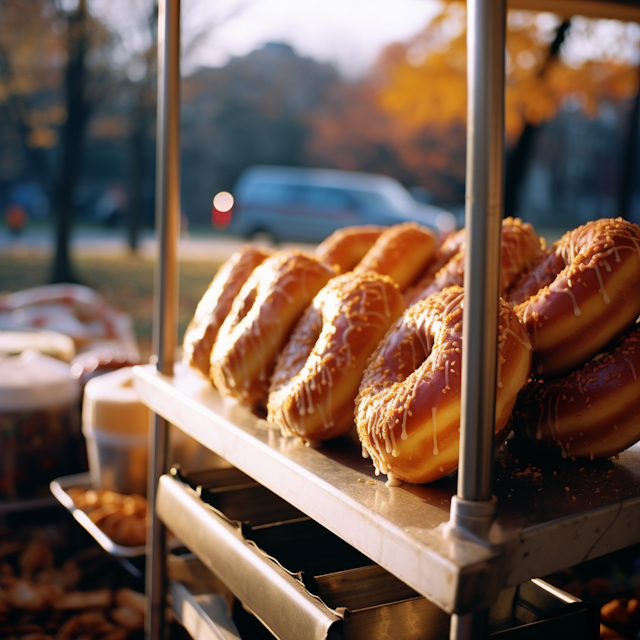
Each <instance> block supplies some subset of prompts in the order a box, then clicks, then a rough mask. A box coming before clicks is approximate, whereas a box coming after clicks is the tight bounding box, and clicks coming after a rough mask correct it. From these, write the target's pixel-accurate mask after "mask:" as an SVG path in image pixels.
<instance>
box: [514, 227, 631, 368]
mask: <svg viewBox="0 0 640 640" xmlns="http://www.w3.org/2000/svg"><path fill="white" fill-rule="evenodd" d="M554 271H555V276H553V275H552V274H553V272H554ZM551 277H553V281H551V282H549V279H550V278H551ZM536 280H537V281H538V284H541V285H542V288H540V290H539V291H537V292H536V293H535V294H534V295H533V296H531V297H530V298H529V299H527V300H525V301H524V302H522V303H521V304H518V305H516V307H515V311H516V313H517V314H518V317H519V318H520V320H521V321H522V323H523V324H524V326H525V328H526V330H527V332H528V334H529V339H530V340H531V344H532V345H533V349H534V354H535V355H534V371H535V372H536V373H537V374H545V375H559V374H562V373H566V372H568V371H571V370H573V369H575V368H576V367H578V366H580V365H582V364H584V363H585V362H587V361H588V360H589V359H590V358H592V357H593V356H595V355H596V354H597V353H599V352H600V351H601V350H602V349H603V348H604V347H605V346H606V345H607V344H608V343H609V342H611V341H612V340H614V339H615V338H616V337H617V336H619V335H620V334H621V333H622V332H623V331H624V330H625V329H626V328H627V327H629V326H630V325H631V324H632V323H633V321H634V320H635V319H636V318H637V317H638V314H640V295H638V291H639V290H640V228H639V227H638V226H637V225H635V224H631V223H630V222H626V221H625V220H623V219H622V218H617V219H616V220H612V219H603V220H597V221H595V222H589V223H587V224H585V225H583V226H581V227H578V228H577V229H574V230H573V231H570V232H568V233H566V234H565V235H564V236H563V237H562V238H561V239H560V240H558V242H556V243H555V244H554V245H553V247H552V248H551V251H550V252H549V253H548V254H547V255H546V257H545V258H544V259H543V260H542V261H541V262H539V263H538V264H537V266H536V268H535V269H534V271H533V273H530V274H525V277H524V279H523V283H524V284H522V283H520V284H518V285H517V286H516V287H515V288H514V291H512V292H510V293H509V294H508V296H507V299H508V300H509V301H512V300H513V301H517V300H518V299H520V298H521V297H522V291H523V287H524V288H529V290H530V289H531V283H532V282H535V281H536Z"/></svg>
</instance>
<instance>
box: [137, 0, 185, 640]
mask: <svg viewBox="0 0 640 640" xmlns="http://www.w3.org/2000/svg"><path fill="white" fill-rule="evenodd" d="M156 145H157V147H156V238H157V247H158V253H157V256H156V272H155V285H154V286H155V308H154V317H153V321H154V325H153V346H154V353H155V354H156V355H157V365H156V366H157V368H158V371H159V372H160V373H163V374H165V375H172V374H173V359H174V354H175V348H176V342H177V340H176V335H177V306H178V263H177V254H178V238H179V232H180V0H160V3H159V7H158V107H157V136H156ZM168 449H169V424H168V423H167V421H166V420H165V419H164V418H161V417H160V416H155V417H154V420H153V424H152V426H151V431H150V434H149V471H148V483H147V499H148V503H149V510H150V514H149V515H150V518H149V520H150V528H149V531H148V536H147V540H148V546H147V549H148V550H147V562H146V592H147V615H146V619H145V633H146V637H147V638H148V639H149V640H162V639H163V638H164V637H165V598H166V534H165V528H164V525H163V524H162V522H160V520H159V519H158V517H157V515H156V509H155V506H156V505H155V503H156V491H157V486H158V479H159V477H160V476H161V475H162V474H163V473H166V471H167V466H168Z"/></svg>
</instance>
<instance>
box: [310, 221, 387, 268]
mask: <svg viewBox="0 0 640 640" xmlns="http://www.w3.org/2000/svg"><path fill="white" fill-rule="evenodd" d="M384 230H385V227H380V226H375V225H362V226H356V227H344V228H343V229H338V231H336V232H334V233H332V234H331V235H330V236H329V237H328V238H327V239H326V240H324V241H323V242H321V243H320V244H319V245H318V246H317V247H316V250H315V251H314V253H313V255H314V256H315V257H316V258H318V260H321V261H322V262H324V263H326V264H328V265H329V266H332V267H335V268H336V269H337V272H338V273H347V272H348V271H351V270H352V269H354V268H355V266H356V265H357V264H358V263H359V262H360V260H362V258H364V256H365V255H366V254H367V252H368V251H369V249H371V247H372V246H373V245H374V244H375V243H376V240H377V239H378V238H379V237H380V235H381V234H382V232H383V231H384Z"/></svg>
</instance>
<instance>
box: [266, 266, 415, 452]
mask: <svg viewBox="0 0 640 640" xmlns="http://www.w3.org/2000/svg"><path fill="white" fill-rule="evenodd" d="M404 308H405V305H404V300H403V299H402V295H401V294H400V292H399V290H398V287H397V285H396V284H395V283H394V282H393V280H391V278H389V277H388V276H381V275H379V274H377V273H362V274H359V275H355V274H352V273H348V274H345V275H341V276H338V277H336V278H333V279H332V280H330V281H329V283H328V284H327V285H326V286H325V287H324V289H322V291H320V293H318V295H317V296H316V297H315V299H314V300H313V304H312V305H311V306H310V307H309V308H308V309H307V311H306V312H305V314H304V315H303V316H302V318H301V319H300V322H299V323H298V325H297V326H296V328H295V330H294V332H293V334H292V336H291V339H290V341H289V343H288V344H287V346H286V347H285V349H284V351H283V352H282V354H281V356H280V358H279V360H278V363H277V365H276V369H275V372H274V374H273V378H272V379H271V390H270V393H269V403H268V405H267V411H268V414H267V420H268V421H269V422H271V423H273V424H276V425H278V426H280V429H281V431H282V434H283V435H284V436H299V437H300V438H302V439H303V440H305V441H307V442H316V441H320V440H328V439H330V438H335V437H337V436H339V435H342V434H343V433H346V432H347V431H348V430H349V429H350V428H351V427H352V426H353V412H354V401H355V398H356V396H357V395H358V387H359V386H360V380H361V378H362V373H363V371H364V369H365V367H366V365H367V360H368V358H369V356H370V355H371V353H372V352H373V350H374V349H375V347H376V346H377V345H378V343H379V342H380V340H381V339H382V337H383V336H384V334H385V333H386V332H387V329H389V327H390V326H391V325H392V324H393V323H394V322H395V321H396V320H397V319H398V318H399V317H400V315H401V314H402V312H403V311H404Z"/></svg>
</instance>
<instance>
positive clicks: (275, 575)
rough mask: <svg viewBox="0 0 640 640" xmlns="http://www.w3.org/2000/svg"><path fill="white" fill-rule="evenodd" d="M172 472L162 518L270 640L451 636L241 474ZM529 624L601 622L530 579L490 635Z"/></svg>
mask: <svg viewBox="0 0 640 640" xmlns="http://www.w3.org/2000/svg"><path fill="white" fill-rule="evenodd" d="M177 476H178V474H176V473H174V474H173V476H170V475H165V476H162V477H161V479H160V484H159V487H158V496H157V510H158V515H159V517H160V519H161V520H163V521H164V522H165V523H167V524H168V523H171V525H172V526H173V527H174V528H177V533H178V535H179V536H180V537H181V538H182V539H183V540H184V541H185V543H186V546H187V547H188V548H189V549H190V550H191V551H192V552H193V553H194V554H195V556H196V557H198V558H199V559H200V560H201V561H202V563H203V564H204V565H205V566H206V567H207V568H208V569H210V570H211V571H212V572H213V573H214V574H215V575H216V576H217V577H218V578H219V579H220V580H221V581H222V582H224V583H225V584H226V585H227V587H228V588H229V589H230V590H231V591H232V592H233V593H234V594H235V596H236V597H237V598H238V599H239V600H240V601H242V602H243V603H244V604H245V606H247V607H248V608H249V609H250V610H251V611H252V612H253V613H254V614H255V616H256V617H257V618H258V619H259V620H261V621H262V623H263V624H264V625H265V626H266V627H267V628H268V629H269V630H270V631H271V632H272V633H273V634H274V635H275V636H276V637H277V638H280V639H281V640H294V639H295V640H297V639H298V638H309V640H316V639H317V640H322V639H325V638H331V639H333V638H335V639H336V640H338V639H344V640H369V639H370V638H376V640H391V639H392V638H398V637H401V638H403V639H405V640H440V639H443V640H444V639H445V638H448V637H449V622H450V616H449V615H448V614H446V613H445V612H444V611H442V610H441V609H439V608H438V607H437V606H436V605H434V604H433V603H431V602H430V601H429V600H427V599H426V598H424V597H422V596H420V595H419V594H418V593H416V592H415V591H414V590H413V589H411V588H410V587H409V586H407V585H406V584H404V583H403V582H402V581H400V580H398V579H397V578H396V577H395V576H393V575H392V574H390V573H389V572H387V571H385V570H384V569H382V568H381V567H380V566H378V565H376V564H373V563H372V562H371V561H370V560H369V559H368V558H366V557H365V556H363V555H362V554H360V553H359V552H357V551H356V550H355V549H353V548H352V547H350V546H349V545H347V544H346V543H344V542H343V541H342V540H340V539H339V538H337V537H336V536H334V535H333V534H332V533H330V532H329V531H328V530H326V529H324V528H323V527H321V526H320V525H318V524H317V523H316V522H314V521H313V520H311V519H309V518H306V517H295V516H296V514H295V513H290V514H287V513H285V512H283V511H282V509H281V506H282V505H281V503H282V500H281V499H280V498H279V497H278V496H276V495H274V494H270V492H268V491H267V490H265V489H264V488H263V487H261V486H260V485H257V484H255V483H252V482H251V481H250V478H247V477H246V476H245V475H244V474H242V473H239V472H236V478H237V482H236V483H235V484H233V483H229V482H228V480H229V477H230V474H229V473H227V474H226V476H225V478H224V479H223V481H222V483H221V484H220V485H219V486H218V485H216V483H215V480H216V478H215V474H213V473H212V474H210V475H209V477H208V478H207V479H206V484H199V482H201V481H204V479H203V478H202V476H201V475H200V474H198V476H193V477H189V476H187V477H186V478H184V476H182V477H181V478H178V477H177ZM183 480H187V482H184V481H183ZM205 500H206V501H207V502H205ZM213 502H216V503H217V504H218V506H220V507H222V509H221V510H219V509H217V508H215V507H213V506H212V503H213ZM270 508H273V512H272V513H273V517H272V518H271V519H269V518H268V517H267V513H268V511H269V509H270ZM231 513H233V514H235V517H238V518H240V521H238V520H235V519H231V518H230V517H229V516H230V514H231ZM283 515H285V516H294V517H291V518H288V519H284V520H283V519H282V516H283ZM269 520H270V521H269ZM542 624H544V626H541V625H542ZM527 628H528V631H527V633H529V634H531V633H532V632H533V631H535V632H537V633H540V632H543V633H544V634H545V636H548V637H550V638H552V637H554V633H557V634H558V636H557V637H562V639H563V640H569V639H571V638H575V639H580V640H584V639H585V638H588V637H590V634H591V635H592V636H593V637H596V635H597V632H598V629H599V625H598V624H597V611H594V610H593V609H592V608H591V607H589V606H588V605H586V604H585V603H582V602H580V601H579V600H578V599H577V598H574V597H573V596H570V595H569V594H567V593H564V592H562V591H560V590H558V589H554V588H553V587H550V586H549V585H547V584H546V583H543V582H542V581H531V582H527V583H525V584H524V585H522V586H520V587H513V588H511V589H507V590H504V591H502V592H501V594H500V597H499V598H498V600H497V602H496V603H495V604H494V606H493V607H492V609H491V612H490V630H491V635H490V637H493V636H495V637H496V638H505V639H506V638H518V637H526V636H524V635H509V634H523V633H525V631H524V630H525V629H527ZM529 637H535V636H532V635H529Z"/></svg>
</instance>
